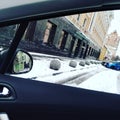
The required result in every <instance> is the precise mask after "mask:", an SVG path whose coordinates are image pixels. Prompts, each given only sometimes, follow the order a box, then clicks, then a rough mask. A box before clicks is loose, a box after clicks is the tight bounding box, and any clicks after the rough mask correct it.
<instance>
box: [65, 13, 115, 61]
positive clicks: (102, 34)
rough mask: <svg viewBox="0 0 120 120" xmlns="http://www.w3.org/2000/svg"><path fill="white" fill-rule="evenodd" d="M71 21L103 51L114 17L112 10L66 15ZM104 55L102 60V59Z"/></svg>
mask: <svg viewBox="0 0 120 120" xmlns="http://www.w3.org/2000/svg"><path fill="white" fill-rule="evenodd" d="M66 18H67V19H68V20H69V21H70V22H72V23H73V24H74V25H75V26H77V28H78V29H80V31H81V32H82V33H84V34H85V35H86V36H87V37H89V39H90V40H91V42H93V44H94V45H95V46H97V48H98V50H100V51H101V53H100V54H102V56H103V54H104V53H102V51H103V50H102V49H103V48H104V45H105V39H106V36H107V32H108V29H109V26H110V23H111V20H112V19H113V18H114V14H113V12H111V11H103V12H94V13H85V14H77V15H71V16H67V17H66ZM103 58H104V56H103V57H102V58H101V57H100V60H102V59H103Z"/></svg>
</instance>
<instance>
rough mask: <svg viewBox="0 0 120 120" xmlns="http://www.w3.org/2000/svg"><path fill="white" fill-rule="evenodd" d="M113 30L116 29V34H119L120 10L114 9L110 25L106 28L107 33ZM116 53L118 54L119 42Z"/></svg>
mask: <svg viewBox="0 0 120 120" xmlns="http://www.w3.org/2000/svg"><path fill="white" fill-rule="evenodd" d="M115 30H116V31H117V33H118V35H119V36H120V10H115V11H114V19H113V20H112V21H111V25H110V28H109V30H108V34H109V33H111V32H113V31H115ZM116 55H119V56H120V44H119V46H118V50H117V53H116Z"/></svg>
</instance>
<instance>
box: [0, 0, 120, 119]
mask: <svg viewBox="0 0 120 120" xmlns="http://www.w3.org/2000/svg"><path fill="white" fill-rule="evenodd" d="M24 1H25V0H22V1H21V2H20V1H17V0H15V1H14V2H11V4H9V2H10V1H8V0H4V1H1V4H0V6H1V10H0V26H1V27H3V26H8V25H13V24H19V26H18V30H17V32H16V34H15V36H14V37H13V41H12V42H11V44H10V47H9V49H8V52H7V54H6V56H5V58H4V60H3V61H2V63H1V66H0V88H1V89H3V88H4V87H5V88H7V89H8V91H9V92H10V94H7V95H8V96H6V94H5V96H4V95H2V94H3V93H2V90H1V91H0V92H1V94H0V112H1V114H2V113H3V114H4V113H6V114H8V116H9V119H10V120H35V119H44V120H48V119H49V120H50V119H52V120H56V119H57V120H59V119H60V120H75V119H82V120H93V119H94V120H101V119H102V120H110V119H112V120H117V119H120V115H119V113H120V104H119V102H120V96H119V95H115V94H110V93H103V92H97V91H92V90H85V89H80V88H79V89H78V88H73V87H68V86H63V85H58V84H52V83H45V82H41V81H34V80H31V79H24V78H18V77H14V76H9V75H8V73H7V72H8V68H9V67H10V65H11V61H12V60H13V58H14V56H15V53H16V50H17V47H18V44H19V42H20V40H21V39H22V37H23V34H24V32H25V30H26V28H27V26H28V23H29V22H31V21H34V20H42V19H47V18H51V17H58V16H63V15H70V14H73V13H78V12H79V13H84V12H93V11H100V10H110V9H118V8H120V1H119V0H104V1H103V0H92V1H89V0H84V1H82V0H36V1H32V2H31V1H30V2H28V1H27V0H26V3H24ZM14 3H15V4H14ZM12 63H13V62H12ZM33 64H34V63H33ZM40 69H41V68H40ZM21 74H22V73H21ZM41 79H42V78H41Z"/></svg>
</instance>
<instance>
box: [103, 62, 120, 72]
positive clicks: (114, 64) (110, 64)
mask: <svg viewBox="0 0 120 120" xmlns="http://www.w3.org/2000/svg"><path fill="white" fill-rule="evenodd" d="M104 65H105V66H106V67H107V68H111V69H115V70H120V62H119V61H113V62H107V63H106V64H104Z"/></svg>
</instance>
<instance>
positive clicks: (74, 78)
mask: <svg viewBox="0 0 120 120" xmlns="http://www.w3.org/2000/svg"><path fill="white" fill-rule="evenodd" d="M53 59H58V60H59V61H60V63H61V67H60V69H59V70H53V69H50V62H51V60H53ZM70 61H71V59H64V58H63V57H58V58H57V57H53V56H42V55H40V56H39V55H35V56H34V60H33V68H32V70H31V71H30V72H28V73H25V74H20V75H13V76H16V77H22V78H29V79H32V80H37V81H43V82H50V83H56V84H62V85H68V86H73V87H78V88H84V89H90V90H96V91H102V92H108V93H116V94H120V72H119V71H115V70H111V69H107V68H105V67H103V66H102V65H101V64H90V65H85V66H84V67H83V66H80V65H79V62H80V60H79V59H76V62H77V67H76V68H72V67H70V66H69V62H70Z"/></svg>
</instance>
